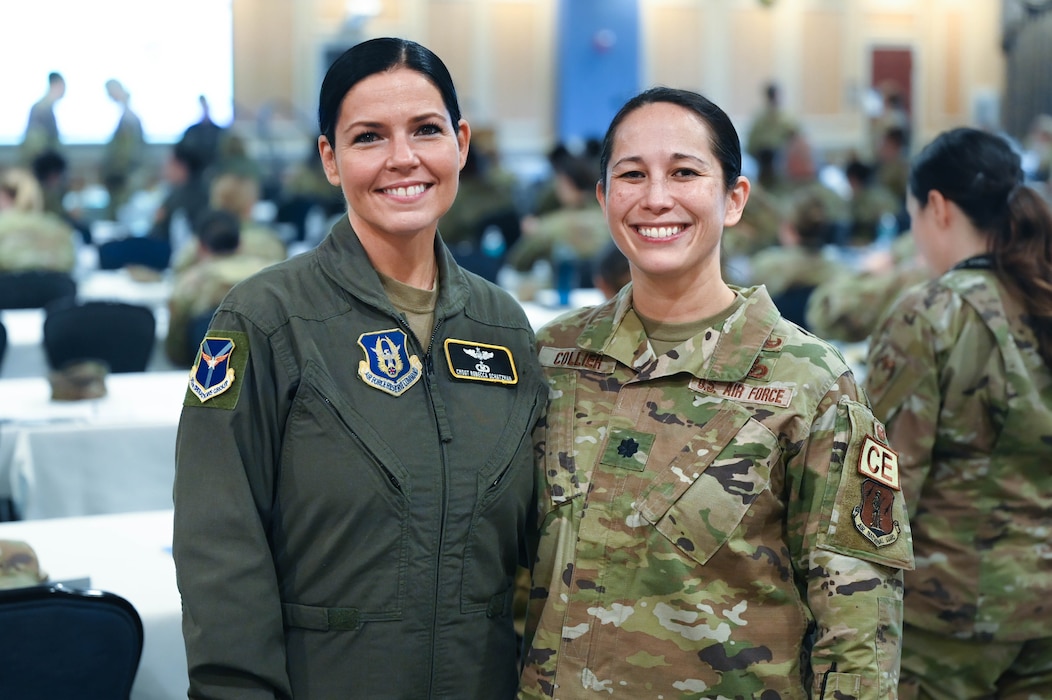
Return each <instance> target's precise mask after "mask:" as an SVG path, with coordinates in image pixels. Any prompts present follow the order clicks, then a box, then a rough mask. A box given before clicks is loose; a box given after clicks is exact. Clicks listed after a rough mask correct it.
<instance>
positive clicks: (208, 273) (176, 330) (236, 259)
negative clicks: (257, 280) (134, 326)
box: [164, 253, 274, 367]
mask: <svg viewBox="0 0 1052 700" xmlns="http://www.w3.org/2000/svg"><path fill="white" fill-rule="evenodd" d="M273 262H274V261H272V260H266V259H264V258H259V257H256V256H254V255H245V254H242V253H234V254H233V255H225V256H219V257H214V258H208V259H206V260H202V261H201V262H199V263H196V264H195V265H192V266H191V267H188V268H186V269H185V270H184V271H183V272H182V273H180V274H179V276H178V277H177V278H176V280H175V284H174V285H173V287H172V294H171V296H170V297H169V299H168V335H167V337H166V338H165V343H164V349H165V354H166V355H167V356H168V359H169V360H171V362H172V363H173V364H176V365H178V366H180V367H189V366H190V365H191V364H193V360H194V357H196V350H195V349H194V348H192V347H191V346H190V343H191V342H196V341H191V340H190V339H189V338H188V333H189V323H190V321H191V320H193V319H194V318H195V317H196V316H199V315H200V314H204V313H208V312H211V311H214V310H215V309H216V307H217V306H219V302H221V301H223V298H224V297H225V296H226V295H227V292H229V291H230V290H231V289H232V288H233V286H234V285H235V284H237V283H238V282H240V281H241V280H243V279H246V278H247V277H250V276H251V275H253V274H255V273H257V272H259V271H260V270H262V269H263V268H264V267H266V266H268V265H271V264H273Z"/></svg>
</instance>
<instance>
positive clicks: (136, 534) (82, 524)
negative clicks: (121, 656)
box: [0, 509, 188, 700]
mask: <svg viewBox="0 0 1052 700" xmlns="http://www.w3.org/2000/svg"><path fill="white" fill-rule="evenodd" d="M0 539H12V540H24V541H25V542H28V543H29V544H30V545H31V546H32V547H33V549H34V550H36V553H37V556H38V557H39V559H40V564H41V566H42V567H43V568H44V570H45V571H47V572H48V574H49V575H50V578H51V580H52V581H64V580H71V579H82V578H89V579H90V586H91V588H95V589H99V590H104V591H109V592H111V593H116V594H117V595H119V596H121V597H123V598H126V599H127V600H128V601H129V602H131V604H132V605H134V606H135V609H136V610H137V611H138V612H139V616H140V617H141V618H142V621H143V632H144V642H143V653H142V660H141V661H140V663H139V671H138V674H137V675H136V677H135V685H134V686H133V687H132V694H131V697H132V700H174V699H175V698H182V699H185V698H186V689H187V685H188V683H187V676H186V651H185V648H184V646H183V637H182V627H181V609H180V598H179V590H178V588H177V587H176V583H175V564H174V563H173V561H172V555H171V544H172V511H171V510H170V509H168V510H160V511H154V512H139V513H124V514H120V515H100V516H93V517H81V518H56V519H51V520H34V521H21V522H10V523H0Z"/></svg>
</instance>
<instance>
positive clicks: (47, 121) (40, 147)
mask: <svg viewBox="0 0 1052 700" xmlns="http://www.w3.org/2000/svg"><path fill="white" fill-rule="evenodd" d="M65 94H66V80H65V78H63V77H62V74H61V73H48V76H47V93H46V94H45V95H44V96H43V97H42V98H40V99H39V100H38V101H37V102H35V103H34V104H33V106H32V107H31V108H30V110H29V121H28V122H27V123H26V132H25V135H24V136H23V137H22V145H21V146H20V148H19V152H18V155H19V162H20V163H21V164H22V165H25V166H27V167H28V166H29V165H30V164H31V163H32V162H33V159H34V158H36V157H37V156H38V155H40V154H41V153H43V152H44V151H59V150H61V148H62V139H61V137H60V136H59V132H58V121H57V120H56V119H55V103H56V102H58V101H59V100H61V99H62V97H63V95H65Z"/></svg>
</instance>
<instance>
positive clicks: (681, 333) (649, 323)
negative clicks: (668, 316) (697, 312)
mask: <svg viewBox="0 0 1052 700" xmlns="http://www.w3.org/2000/svg"><path fill="white" fill-rule="evenodd" d="M744 302H745V297H743V296H742V295H741V294H736V295H735V297H734V303H732V304H731V305H730V306H728V307H727V308H726V309H724V310H723V311H721V312H719V313H718V314H716V315H715V316H709V317H708V318H702V319H699V320H697V321H690V322H689V323H664V322H662V321H658V320H656V319H653V318H647V317H646V316H644V315H643V314H641V313H639V311H636V316H638V317H639V320H640V321H641V322H642V323H643V330H645V331H646V333H647V338H648V339H649V340H650V346H651V347H652V348H654V354H656V355H664V354H665V353H666V352H668V351H669V350H671V349H672V348H674V347H676V346H677V345H679V344H680V343H682V342H683V341H684V340H688V339H690V338H693V337H694V336H696V335H697V334H698V333H701V332H702V331H703V330H705V329H706V328H714V327H716V326H722V325H723V322H724V321H726V320H727V319H728V318H730V315H731V314H733V313H734V312H735V311H737V310H738V307H739V306H741V305H742V303H744Z"/></svg>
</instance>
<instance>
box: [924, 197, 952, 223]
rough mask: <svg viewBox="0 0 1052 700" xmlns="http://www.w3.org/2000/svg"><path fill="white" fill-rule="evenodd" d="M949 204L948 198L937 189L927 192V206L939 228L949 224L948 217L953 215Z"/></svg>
mask: <svg viewBox="0 0 1052 700" xmlns="http://www.w3.org/2000/svg"><path fill="white" fill-rule="evenodd" d="M950 204H951V202H950V200H948V199H946V198H945V197H943V196H942V192H939V191H938V190H931V191H929V192H928V205H927V208H928V209H930V210H931V216H932V220H933V221H934V222H935V223H936V224H937V225H938V226H939V228H946V227H947V226H949V225H950V219H951V217H952V216H953V211H952V208H951V207H950Z"/></svg>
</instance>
